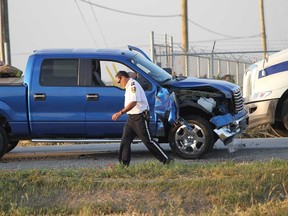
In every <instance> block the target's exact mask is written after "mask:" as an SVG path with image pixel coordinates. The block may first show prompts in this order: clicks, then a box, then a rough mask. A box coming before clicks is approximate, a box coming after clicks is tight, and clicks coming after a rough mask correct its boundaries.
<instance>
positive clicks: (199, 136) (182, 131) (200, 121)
mask: <svg viewBox="0 0 288 216" xmlns="http://www.w3.org/2000/svg"><path fill="white" fill-rule="evenodd" d="M185 119H186V121H187V123H188V124H189V125H190V126H191V127H192V130H191V131H190V130H188V128H187V127H186V126H185V125H177V126H175V127H173V128H172V129H171V131H170V134H169V144H170V147H171V149H172V151H173V152H174V153H175V154H176V155H178V156H180V157H181V158H185V159H198V158H200V157H202V156H203V155H204V154H206V153H207V152H208V151H209V150H211V149H212V148H213V146H214V143H215V134H214V132H213V130H212V126H211V124H210V123H209V122H208V121H207V120H206V119H204V118H202V117H200V116H188V117H186V118H185Z"/></svg>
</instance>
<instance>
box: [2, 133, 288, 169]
mask: <svg viewBox="0 0 288 216" xmlns="http://www.w3.org/2000/svg"><path fill="white" fill-rule="evenodd" d="M161 146H162V147H163V148H164V149H165V150H166V151H167V152H168V153H169V154H172V153H171V150H170V147H169V145H168V144H161ZM118 149H119V144H70V145H60V146H32V147H21V146H19V147H18V146H17V147H16V148H15V149H14V150H12V151H11V152H9V153H7V154H6V155H4V157H3V158H2V159H1V160H0V170H10V169H64V168H79V167H80V168H81V167H83V168H84V167H95V168H101V167H107V166H110V165H111V164H117V161H118ZM234 150H235V152H234V153H230V152H229V151H228V148H227V147H226V146H224V145H223V144H222V143H221V142H217V143H216V144H215V146H214V149H213V150H212V151H211V152H209V153H208V154H206V155H205V156H204V157H203V158H201V159H198V160H183V159H181V158H178V157H175V163H177V162H183V163H208V162H217V161H219V162H223V161H235V162H250V161H267V160H271V159H285V160H288V138H266V139H235V140H234ZM148 160H152V161H156V159H155V158H154V157H153V156H152V155H151V153H150V152H149V151H148V150H147V149H146V147H145V146H144V145H143V144H141V143H140V144H133V145H132V161H131V165H133V164H136V163H141V162H143V161H148Z"/></svg>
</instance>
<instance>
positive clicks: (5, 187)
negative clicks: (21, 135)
mask: <svg viewBox="0 0 288 216" xmlns="http://www.w3.org/2000/svg"><path fill="white" fill-rule="evenodd" d="M0 188H1V190H0V191H1V192H0V215H1V214H2V215H84V216H85V215H285V214H286V213H287V212H288V193H287V191H288V162H287V161H270V162H267V163H260V162H257V163H243V164H237V163H217V164H216V163H210V164H205V165H199V164H192V165H191V164H190V165H188V164H181V163H175V164H171V165H169V166H163V165H160V164H159V163H152V162H148V163H145V164H138V165H134V166H131V167H129V168H128V169H126V168H122V167H120V166H118V167H115V168H113V169H112V168H103V169H78V170H62V171H59V170H29V171H6V172H2V174H1V177H0Z"/></svg>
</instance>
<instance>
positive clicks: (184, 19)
mask: <svg viewBox="0 0 288 216" xmlns="http://www.w3.org/2000/svg"><path fill="white" fill-rule="evenodd" d="M187 4H188V3H187V0H182V48H183V52H184V65H185V67H184V72H185V76H187V75H188V68H189V65H188V55H187V53H188V46H189V42H188V9H187V7H188V5H187Z"/></svg>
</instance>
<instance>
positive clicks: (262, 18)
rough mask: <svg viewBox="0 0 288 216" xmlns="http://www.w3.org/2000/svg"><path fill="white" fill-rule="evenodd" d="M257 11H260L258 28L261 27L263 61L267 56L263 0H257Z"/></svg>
mask: <svg viewBox="0 0 288 216" xmlns="http://www.w3.org/2000/svg"><path fill="white" fill-rule="evenodd" d="M259 7H260V8H259V11H260V28H261V39H262V49H263V59H264V61H265V59H266V57H267V43H266V30H265V16H264V2H263V0H259Z"/></svg>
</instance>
